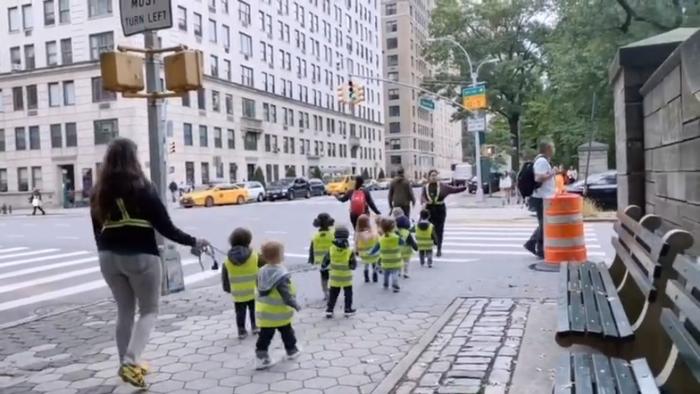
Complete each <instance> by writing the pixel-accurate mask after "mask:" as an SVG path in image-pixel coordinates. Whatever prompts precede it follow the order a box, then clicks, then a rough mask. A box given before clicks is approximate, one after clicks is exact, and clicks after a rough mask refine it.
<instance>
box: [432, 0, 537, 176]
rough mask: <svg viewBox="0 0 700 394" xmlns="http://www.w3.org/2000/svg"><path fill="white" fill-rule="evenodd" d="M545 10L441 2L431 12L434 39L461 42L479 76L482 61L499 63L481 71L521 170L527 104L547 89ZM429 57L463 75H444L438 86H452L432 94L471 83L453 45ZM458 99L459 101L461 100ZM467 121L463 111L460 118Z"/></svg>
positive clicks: (502, 2)
mask: <svg viewBox="0 0 700 394" xmlns="http://www.w3.org/2000/svg"><path fill="white" fill-rule="evenodd" d="M546 5H547V1H546V0H508V1H506V0H483V1H481V2H472V1H467V0H441V1H439V2H438V4H437V6H436V8H435V9H434V10H433V12H432V20H431V24H430V35H431V36H432V37H452V38H453V39H454V40H455V41H457V42H458V43H459V44H460V45H461V46H462V47H464V48H465V49H466V50H467V52H468V53H469V55H470V58H471V60H472V62H474V64H473V67H474V71H476V68H477V66H478V64H479V63H480V62H481V61H483V60H486V59H490V58H493V59H496V60H497V63H495V64H494V65H485V66H484V67H483V68H482V69H481V70H482V71H483V73H481V74H480V75H479V79H480V80H481V81H483V82H485V83H486V86H487V94H488V100H489V108H488V110H489V111H491V112H494V113H496V114H499V115H501V116H502V117H503V118H504V119H505V120H506V122H507V125H508V131H509V133H510V137H511V139H512V141H513V143H512V145H511V146H514V152H513V153H514V154H513V156H514V157H513V159H514V160H513V166H514V167H517V166H518V165H519V164H518V158H519V157H518V156H519V149H518V147H519V142H518V122H519V119H520V116H521V114H522V112H523V106H524V103H526V102H527V101H528V100H529V99H530V98H531V97H532V96H534V95H536V94H537V93H538V92H539V91H540V90H541V87H542V86H541V85H542V84H541V81H542V78H541V76H542V58H541V55H540V54H541V51H542V45H543V44H544V43H545V39H546V35H547V33H548V31H549V28H548V27H547V25H546V24H545V23H544V22H543V21H542V20H541V19H542V18H541V16H542V13H543V12H546ZM426 54H427V55H428V59H429V61H431V62H432V63H433V64H441V65H445V66H446V67H443V68H444V69H447V68H449V66H450V65H457V66H458V67H459V69H460V71H461V76H460V77H455V76H451V75H450V74H449V73H441V74H440V75H438V76H437V79H438V80H444V81H451V82H447V83H439V84H434V85H433V86H432V89H434V90H441V89H444V88H448V89H449V91H454V90H455V89H454V88H455V87H460V86H461V85H464V84H465V83H470V81H471V77H470V68H469V63H468V62H467V60H466V59H465V58H464V54H463V53H462V52H461V50H460V49H459V48H457V47H456V46H455V45H454V44H452V43H450V42H444V41H436V42H435V43H434V44H431V45H430V46H429V47H428V48H427V51H426ZM465 80H466V81H465ZM459 99H460V97H459V95H457V97H456V100H459ZM466 115H468V114H467V113H466V112H465V111H461V113H460V114H459V115H458V116H457V117H458V118H463V117H464V116H466Z"/></svg>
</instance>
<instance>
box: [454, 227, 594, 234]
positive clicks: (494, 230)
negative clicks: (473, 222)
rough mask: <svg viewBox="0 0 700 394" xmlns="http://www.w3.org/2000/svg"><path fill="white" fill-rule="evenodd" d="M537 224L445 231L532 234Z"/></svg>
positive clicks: (589, 232)
mask: <svg viewBox="0 0 700 394" xmlns="http://www.w3.org/2000/svg"><path fill="white" fill-rule="evenodd" d="M535 227H536V225H535V226H530V227H527V228H525V227H522V228H521V227H517V228H512V227H501V228H498V227H488V228H487V227H459V228H445V232H447V233H449V232H455V231H457V232H461V231H468V232H487V233H500V232H504V231H507V232H509V233H511V232H516V233H527V232H529V233H530V234H532V232H533V231H535ZM583 231H584V232H585V233H586V234H595V233H596V232H595V230H591V229H587V228H584V230H583Z"/></svg>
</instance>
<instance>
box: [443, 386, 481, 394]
mask: <svg viewBox="0 0 700 394" xmlns="http://www.w3.org/2000/svg"><path fill="white" fill-rule="evenodd" d="M479 391H481V386H441V387H440V388H438V389H437V393H438V394H477V393H479Z"/></svg>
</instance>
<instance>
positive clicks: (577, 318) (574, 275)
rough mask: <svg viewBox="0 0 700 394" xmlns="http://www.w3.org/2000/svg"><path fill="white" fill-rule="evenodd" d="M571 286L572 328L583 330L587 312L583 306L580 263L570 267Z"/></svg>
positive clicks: (570, 308)
mask: <svg viewBox="0 0 700 394" xmlns="http://www.w3.org/2000/svg"><path fill="white" fill-rule="evenodd" d="M569 286H570V287H569V326H570V330H571V331H578V332H583V331H585V329H586V312H585V310H584V308H583V299H582V294H581V285H580V279H579V266H578V265H572V266H571V267H569Z"/></svg>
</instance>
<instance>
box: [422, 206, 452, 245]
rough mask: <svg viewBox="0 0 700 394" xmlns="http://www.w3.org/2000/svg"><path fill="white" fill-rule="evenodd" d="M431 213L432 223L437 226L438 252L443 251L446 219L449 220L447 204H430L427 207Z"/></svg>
mask: <svg viewBox="0 0 700 394" xmlns="http://www.w3.org/2000/svg"><path fill="white" fill-rule="evenodd" d="M426 208H427V209H428V212H430V223H432V224H433V226H435V235H436V236H437V247H438V250H441V249H442V236H443V233H444V231H445V219H447V208H446V207H445V204H428V205H427V206H426Z"/></svg>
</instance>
